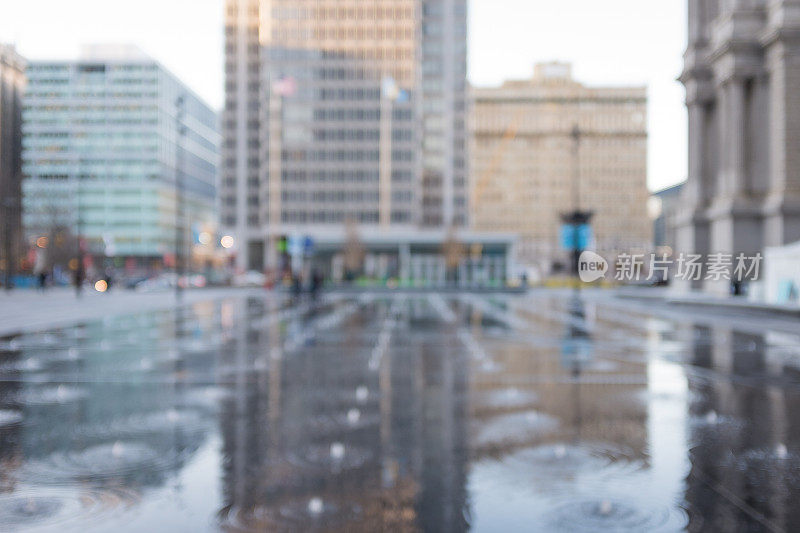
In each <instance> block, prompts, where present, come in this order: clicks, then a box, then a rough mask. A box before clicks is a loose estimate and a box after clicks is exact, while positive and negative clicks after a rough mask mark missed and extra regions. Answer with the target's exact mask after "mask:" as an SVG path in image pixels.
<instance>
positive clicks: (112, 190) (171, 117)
mask: <svg viewBox="0 0 800 533" xmlns="http://www.w3.org/2000/svg"><path fill="white" fill-rule="evenodd" d="M28 77H29V84H28V90H27V93H26V97H25V106H24V113H23V117H24V128H23V130H24V136H23V145H24V147H23V160H24V166H23V171H24V181H23V188H24V198H25V200H24V202H25V217H24V222H25V229H26V233H27V235H28V237H31V238H35V237H36V236H37V235H46V234H48V233H49V232H51V231H52V229H53V228H67V229H68V230H69V231H70V233H71V234H72V235H78V236H81V237H83V238H84V239H85V242H86V243H87V246H88V250H87V251H88V252H90V253H91V254H95V255H106V256H109V257H111V256H113V257H130V258H138V259H139V260H141V261H143V262H147V263H169V262H170V259H169V258H170V257H173V258H174V257H175V255H174V254H175V253H176V243H178V242H180V241H179V235H181V234H182V235H183V236H184V242H182V243H181V245H182V246H183V245H188V244H189V243H190V242H191V239H192V237H191V235H192V233H197V232H198V231H203V230H202V228H206V227H215V225H216V209H215V198H216V165H217V157H218V143H219V139H218V129H217V115H216V113H215V112H214V111H213V110H212V109H211V108H210V107H208V105H206V104H205V103H204V102H203V101H202V100H201V99H200V98H199V97H198V96H197V95H195V94H194V93H193V92H192V91H191V90H190V89H189V88H188V87H187V86H186V85H185V84H183V83H182V82H181V81H180V80H178V79H177V78H176V77H175V76H173V75H172V74H171V73H170V72H169V71H167V70H166V69H165V68H164V67H163V66H161V65H160V64H159V63H158V62H157V61H155V60H154V59H152V58H150V57H148V56H146V55H144V54H143V53H142V52H140V51H138V50H137V49H135V48H130V47H110V46H100V47H89V48H87V49H86V50H85V51H84V53H83V54H82V56H81V58H80V59H78V60H77V61H36V62H32V63H31V64H30V65H29V67H28Z"/></svg>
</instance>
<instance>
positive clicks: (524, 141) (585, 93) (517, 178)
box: [470, 63, 652, 275]
mask: <svg viewBox="0 0 800 533" xmlns="http://www.w3.org/2000/svg"><path fill="white" fill-rule="evenodd" d="M472 100H473V101H472V120H471V127H472V146H471V149H470V150H471V161H472V163H471V164H472V169H471V170H472V174H473V178H472V204H473V214H472V221H473V227H474V228H475V229H476V230H478V231H503V232H513V233H518V234H519V236H520V241H519V244H518V251H517V253H518V261H519V262H520V264H522V265H526V266H528V267H529V268H533V269H535V271H536V273H537V274H539V275H548V274H550V273H552V272H554V271H558V270H560V269H564V268H566V265H568V263H569V259H568V257H567V252H565V251H564V250H562V242H561V237H560V235H561V230H560V228H561V216H562V215H563V214H565V213H567V212H571V211H575V210H578V209H580V210H584V211H586V210H588V211H591V212H593V213H594V218H593V222H592V226H593V231H594V241H595V242H594V243H589V246H590V247H591V248H592V249H594V250H596V251H598V252H599V253H601V254H604V255H606V256H609V257H613V256H615V255H616V254H617V253H620V252H625V253H631V252H632V251H637V250H641V251H644V250H649V249H650V247H651V244H652V225H651V223H650V220H649V217H648V213H647V200H648V197H649V193H648V191H647V130H646V123H647V120H646V114H647V95H646V89H645V88H644V87H619V88H594V87H586V86H584V85H582V84H581V83H579V82H577V81H575V80H574V79H572V74H571V67H570V65H568V64H564V63H546V64H541V65H537V67H536V70H535V74H534V76H533V78H532V79H529V80H521V81H508V82H506V83H504V84H503V85H502V86H500V87H495V88H475V89H473V92H472Z"/></svg>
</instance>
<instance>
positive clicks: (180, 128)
mask: <svg viewBox="0 0 800 533" xmlns="http://www.w3.org/2000/svg"><path fill="white" fill-rule="evenodd" d="M183 113H184V98H183V96H179V97H178V98H176V99H175V276H176V277H175V296H176V298H177V299H181V297H182V296H183V287H182V286H181V278H182V277H183V274H184V257H183V253H184V250H183V245H184V238H185V235H184V228H183V223H184V213H183V207H184V206H183V151H182V143H181V141H182V140H183V136H184V135H185V134H186V127H185V126H184V125H183Z"/></svg>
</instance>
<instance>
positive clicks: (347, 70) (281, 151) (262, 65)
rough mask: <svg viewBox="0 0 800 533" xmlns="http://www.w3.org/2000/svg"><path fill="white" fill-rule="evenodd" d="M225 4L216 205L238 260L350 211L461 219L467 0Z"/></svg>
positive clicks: (269, 252)
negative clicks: (221, 139) (221, 135)
mask: <svg viewBox="0 0 800 533" xmlns="http://www.w3.org/2000/svg"><path fill="white" fill-rule="evenodd" d="M225 9H226V17H225V21H226V22H225V33H226V64H225V69H226V105H225V111H224V115H223V132H224V139H225V140H224V145H223V165H222V181H221V184H220V200H221V202H220V204H221V223H222V227H223V228H224V230H225V232H227V233H229V234H230V235H231V236H233V237H234V238H235V242H236V245H235V248H234V252H235V253H236V264H237V267H238V268H240V269H257V270H260V269H262V268H264V267H265V266H270V267H272V266H276V264H275V253H274V248H275V247H274V243H275V242H276V236H278V235H282V234H292V233H300V234H302V235H311V236H313V235H314V233H315V232H317V231H319V232H322V233H324V232H326V231H328V230H329V229H330V226H342V225H343V223H344V222H345V221H346V220H354V221H356V222H357V223H358V224H359V225H365V226H375V227H383V228H386V227H391V228H394V229H397V228H406V229H413V228H431V229H435V228H443V227H450V226H455V227H466V226H467V222H468V221H467V213H468V206H467V195H468V190H467V181H466V167H467V164H466V126H465V122H466V120H465V119H466V43H467V37H466V30H467V25H466V13H467V2H466V0H422V1H420V0H374V1H370V2H363V1H360V0H313V1H312V0H226V2H225ZM388 79H391V80H393V81H392V82H391V83H388V84H387V83H386V82H387V81H388Z"/></svg>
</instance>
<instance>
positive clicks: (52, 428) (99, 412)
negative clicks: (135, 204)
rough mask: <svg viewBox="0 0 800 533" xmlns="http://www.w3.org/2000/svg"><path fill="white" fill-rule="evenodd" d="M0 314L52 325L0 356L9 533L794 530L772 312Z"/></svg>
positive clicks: (488, 304) (786, 359) (476, 303)
mask: <svg viewBox="0 0 800 533" xmlns="http://www.w3.org/2000/svg"><path fill="white" fill-rule="evenodd" d="M6 298H7V299H6V300H5V302H10V301H12V299H13V301H14V302H15V304H14V305H15V307H16V308H17V310H18V313H14V312H13V311H11V310H9V309H8V308H7V306H5V305H4V306H3V309H2V312H3V314H4V317H6V319H13V316H14V315H15V314H17V315H19V316H20V317H28V316H33V315H36V314H37V310H38V315H39V316H40V320H41V321H40V322H38V323H37V324H39V325H43V324H45V322H46V321H47V320H53V321H54V323H53V324H51V325H50V326H43V327H39V328H34V327H29V328H27V329H26V331H25V332H24V333H21V334H16V335H5V336H3V337H2V338H0V487H2V490H0V524H4V527H10V529H11V530H21V531H27V530H36V531H40V530H42V531H52V530H59V531H109V530H113V531H118V532H125V531H178V530H180V531H219V530H222V531H268V530H269V531H273V530H278V531H282V530H283V531H362V530H363V531H415V530H423V531H465V530H474V531H509V530H527V531H586V532H596V531H616V532H619V531H682V530H689V531H725V530H730V526H731V524H740V525H741V527H740V528H739V530H747V531H791V530H796V529H797V528H798V527H799V526H800V513H798V511H797V508H796V505H794V502H796V501H797V498H798V497H800V479H798V477H797V476H798V474H797V472H798V471H800V415H798V413H800V379H798V375H800V373H799V372H798V371H800V338H798V329H797V328H796V320H795V319H792V318H789V317H781V316H778V317H773V316H768V315H761V316H755V317H754V316H752V315H750V314H748V313H747V312H746V311H745V310H737V309H732V310H728V311H725V312H720V313H713V314H712V313H708V312H707V311H705V310H702V309H693V308H685V307H677V308H676V307H672V306H669V305H666V304H663V305H661V304H657V303H654V302H651V301H642V300H629V299H619V298H615V297H614V296H613V294H612V293H605V292H602V291H587V292H584V293H573V292H571V291H544V290H542V291H534V292H531V293H530V294H528V295H500V294H495V295H492V294H481V295H478V294H438V293H429V294H411V293H406V294H403V293H395V294H387V293H361V294H357V293H335V292H334V293H328V294H324V295H322V296H321V297H320V298H319V299H317V300H313V299H311V298H306V297H304V298H302V299H300V300H299V301H296V300H293V299H292V298H290V297H289V296H288V295H285V294H281V293H266V292H263V291H246V290H245V291H234V290H218V291H189V292H187V294H186V295H185V298H184V302H183V304H181V305H177V306H176V305H175V301H174V299H173V298H174V297H173V295H172V294H161V295H160V296H158V295H153V294H134V293H130V294H129V293H119V294H116V295H100V294H95V295H86V297H85V298H84V300H82V302H81V303H80V304H78V305H77V306H76V305H75V299H74V295H72V294H71V293H63V294H61V293H59V294H55V293H54V294H51V295H48V296H41V295H37V294H32V293H30V294H22V295H16V296H8V297H6ZM43 302H52V303H48V305H47V307H43V306H42V303H43ZM70 305H71V307H70ZM70 309H73V310H74V316H73V317H72V319H70V317H68V316H67V315H69V313H70ZM20 320H22V319H20ZM26 320H27V318H26Z"/></svg>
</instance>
